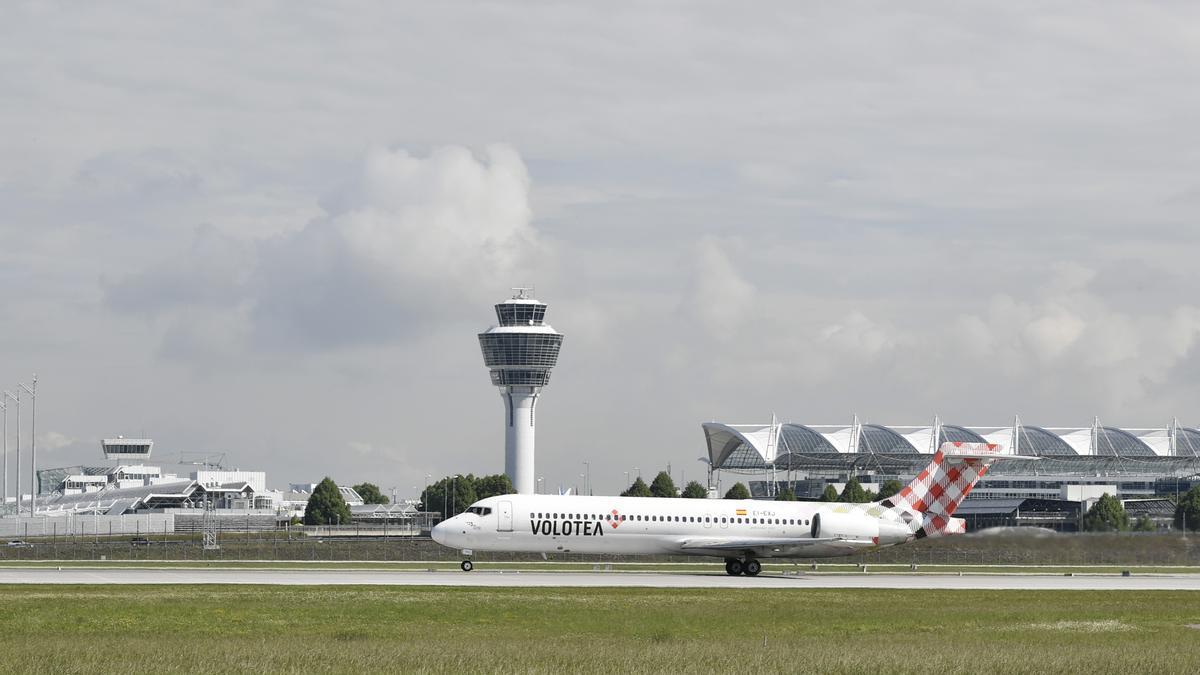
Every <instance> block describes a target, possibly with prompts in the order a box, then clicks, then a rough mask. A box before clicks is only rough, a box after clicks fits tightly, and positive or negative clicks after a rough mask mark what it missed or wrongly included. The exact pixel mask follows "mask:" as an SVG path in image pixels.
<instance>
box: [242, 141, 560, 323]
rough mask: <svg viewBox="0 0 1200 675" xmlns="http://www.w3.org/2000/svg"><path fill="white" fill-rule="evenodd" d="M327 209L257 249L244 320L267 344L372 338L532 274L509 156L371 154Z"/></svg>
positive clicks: (460, 151) (519, 166)
mask: <svg viewBox="0 0 1200 675" xmlns="http://www.w3.org/2000/svg"><path fill="white" fill-rule="evenodd" d="M326 204H327V206H326V209H327V211H328V213H327V214H326V215H325V216H323V217H321V218H318V219H316V220H314V221H312V222H310V223H309V224H308V225H307V226H305V227H304V228H303V229H302V230H300V231H299V232H297V233H294V234H289V235H285V236H282V237H278V238H275V239H271V240H268V241H265V242H263V243H262V245H261V248H260V261H259V265H258V267H257V269H256V271H255V289H254V293H255V296H254V307H253V309H252V310H251V316H252V320H253V321H254V322H255V330H256V332H257V333H258V336H257V337H258V339H259V340H261V341H263V342H264V343H271V344H278V343H279V342H280V341H284V342H295V341H300V342H302V343H307V344H310V345H315V346H337V345H341V344H347V343H355V342H376V341H379V340H384V339H389V338H395V337H398V336H401V335H405V334H409V333H412V332H414V331H419V330H421V329H422V328H423V327H425V326H426V321H425V320H426V319H429V318H430V317H444V316H446V315H448V314H453V313H454V312H455V311H456V310H455V309H454V307H455V306H458V305H461V304H463V303H481V302H486V301H487V300H488V299H489V298H494V297H495V296H496V294H497V293H498V292H500V290H501V289H507V288H509V287H510V286H512V285H514V282H517V283H519V282H521V281H522V280H520V279H514V278H513V277H514V276H515V275H516V274H517V273H518V270H520V272H521V273H522V274H529V273H530V268H529V267H526V266H525V265H524V264H523V263H526V262H529V263H532V264H533V265H534V267H535V268H536V266H537V264H538V263H541V262H544V261H543V260H539V258H538V254H542V255H545V254H546V252H545V250H544V249H543V248H541V247H540V246H539V243H538V240H537V236H536V233H535V231H534V230H533V228H532V226H531V225H530V216H531V213H530V208H529V174H528V171H527V170H526V168H525V164H524V162H522V161H521V158H520V156H519V155H518V154H517V152H516V150H514V149H513V148H511V147H508V146H504V145H492V146H488V148H487V149H486V150H485V152H484V153H483V155H482V156H481V157H476V156H475V155H473V154H472V153H471V152H470V151H469V150H467V149H466V148H463V147H459V146H450V147H443V148H438V149H436V150H434V151H433V152H432V153H431V154H430V155H429V156H428V157H425V158H420V157H415V156H413V155H411V154H409V153H408V152H406V151H404V150H385V149H375V150H372V151H371V152H370V153H369V154H368V156H367V158H366V161H365V163H364V166H363V168H362V172H361V174H360V175H359V177H358V180H357V181H356V182H355V183H354V184H352V185H351V186H349V187H348V188H346V189H344V190H342V191H341V192H339V193H337V194H335V195H333V196H332V197H330V198H328V199H327V200H326Z"/></svg>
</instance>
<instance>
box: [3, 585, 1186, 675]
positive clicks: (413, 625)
mask: <svg viewBox="0 0 1200 675" xmlns="http://www.w3.org/2000/svg"><path fill="white" fill-rule="evenodd" d="M0 606H2V607H3V608H4V612H3V613H2V614H0V655H3V657H2V658H0V671H2V672H14V673H104V672H111V673H118V672H120V673H128V672H155V673H184V672H187V673H195V672H213V673H227V672H228V673H233V672H239V673H264V672H285V673H317V672H346V673H350V672H353V673H364V672H439V673H451V672H453V673H462V672H545V673H550V672H561V671H587V672H684V673H691V672H697V673H707V672H741V673H754V672H822V673H825V672H855V673H878V672H892V673H909V672H911V673H930V672H953V673H974V672H1005V673H1014V672H1016V673H1021V672H1027V673H1033V672H1039V673H1040V672H1055V673H1068V672H1079V673H1084V672H1087V673H1095V672H1125V673H1135V672H1137V673H1140V672H1179V673H1183V672H1193V671H1194V670H1195V665H1196V664H1197V663H1200V630H1197V629H1195V628H1193V627H1190V626H1193V625H1198V624H1200V595H1198V594H1196V593H1188V592H1130V591H1118V592H1078V591H1074V592H1073V591H1062V592H1053V591H1052V592H1019V591H1004V592H983V591H965V592H964V591H935V592H930V591H883V590H862V591H842V590H796V591H779V590H769V591H768V590H723V589H722V590H649V589H588V590H582V589H487V590H484V589H469V588H453V589H450V588H445V589H441V588H396V587H388V588H379V587H337V588H330V587H315V588H314V587H275V586H272V587H262V586H249V587H243V586H236V587H235V586H202V587H201V586H146V587H120V588H116V587H104V586H68V587H45V586H0Z"/></svg>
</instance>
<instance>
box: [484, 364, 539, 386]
mask: <svg viewBox="0 0 1200 675" xmlns="http://www.w3.org/2000/svg"><path fill="white" fill-rule="evenodd" d="M492 384H494V385H496V386H497V387H503V386H508V385H513V386H525V387H544V386H546V385H548V384H550V371H549V370H510V369H507V368H505V369H496V370H493V371H492Z"/></svg>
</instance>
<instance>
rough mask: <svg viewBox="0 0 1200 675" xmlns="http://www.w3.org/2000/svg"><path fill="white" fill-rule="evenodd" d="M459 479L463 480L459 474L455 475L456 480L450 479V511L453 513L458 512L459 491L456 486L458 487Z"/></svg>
mask: <svg viewBox="0 0 1200 675" xmlns="http://www.w3.org/2000/svg"><path fill="white" fill-rule="evenodd" d="M459 478H462V476H460V475H458V474H454V478H451V479H450V510H451V511H457V510H458V490H457V489H456V488H455V486H456V485H457V483H458V479H459ZM455 515H457V514H455Z"/></svg>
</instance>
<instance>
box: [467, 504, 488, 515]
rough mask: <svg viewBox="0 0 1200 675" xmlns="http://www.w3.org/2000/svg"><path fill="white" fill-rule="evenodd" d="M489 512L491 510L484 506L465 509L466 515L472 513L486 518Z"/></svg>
mask: <svg viewBox="0 0 1200 675" xmlns="http://www.w3.org/2000/svg"><path fill="white" fill-rule="evenodd" d="M491 512H492V510H491V509H490V508H488V507H486V506H472V507H470V508H468V509H467V513H474V514H475V515H477V516H486V515H488V514H489V513H491Z"/></svg>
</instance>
